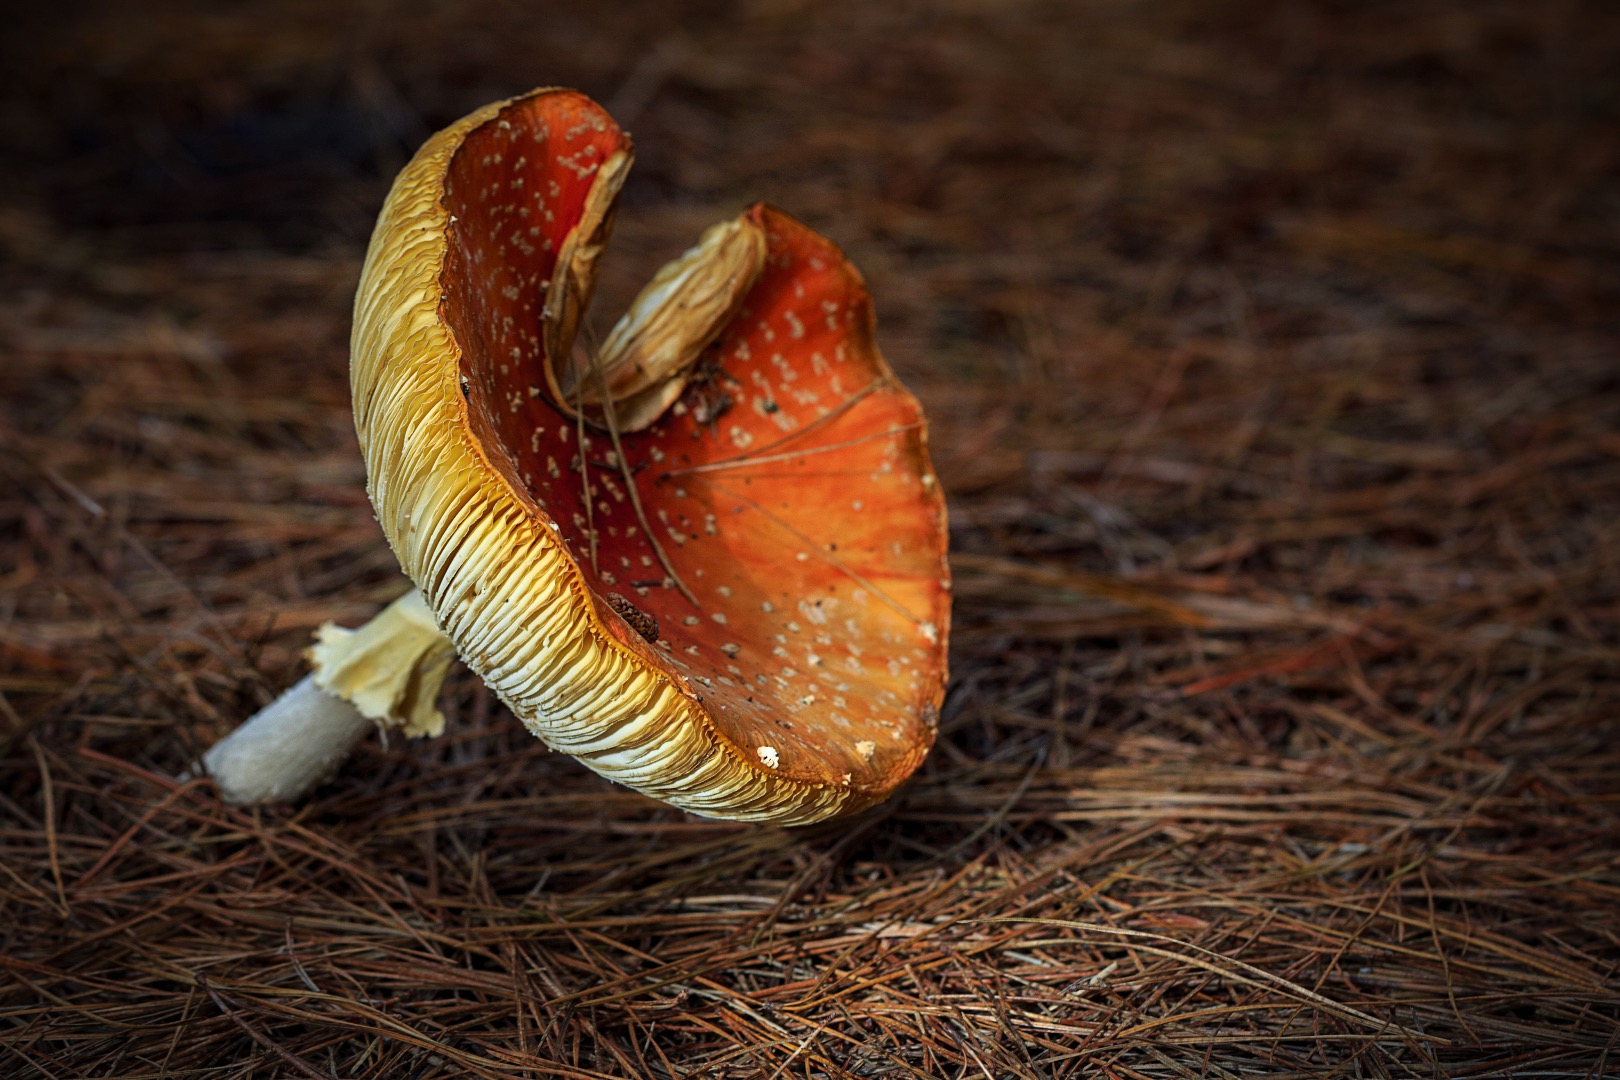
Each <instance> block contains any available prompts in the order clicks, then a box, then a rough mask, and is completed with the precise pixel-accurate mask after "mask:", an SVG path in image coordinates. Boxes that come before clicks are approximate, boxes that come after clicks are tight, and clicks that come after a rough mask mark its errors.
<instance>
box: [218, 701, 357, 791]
mask: <svg viewBox="0 0 1620 1080" xmlns="http://www.w3.org/2000/svg"><path fill="white" fill-rule="evenodd" d="M376 726H377V724H376V722H375V721H374V720H372V719H371V718H370V717H369V716H367V715H365V714H364V713H362V712H361V711H360V710H359V709H357V708H355V707H354V706H353V705H351V704H349V703H348V702H347V701H344V700H343V699H342V698H340V697H338V696H337V695H336V694H329V693H327V692H326V691H325V690H322V689H321V688H320V687H319V686H316V685H315V676H314V675H305V676H304V677H303V678H302V679H299V680H298V682H297V683H295V684H294V685H293V688H292V689H291V690H288V691H287V692H286V693H284V694H282V695H281V696H280V697H278V698H276V700H274V701H272V702H271V703H270V704H268V705H266V706H265V707H264V708H262V709H260V710H259V711H258V712H256V713H254V714H253V716H252V717H251V718H250V719H249V720H248V721H247V723H245V724H243V725H242V726H241V727H239V728H237V729H236V730H235V731H233V732H231V733H230V734H229V735H227V736H225V737H224V738H223V739H221V740H219V742H217V743H215V744H214V745H213V746H212V747H211V748H210V749H209V751H208V753H206V754H204V755H203V768H205V769H207V770H208V775H210V776H212V777H213V778H214V780H215V781H216V782H217V783H218V784H219V793H220V795H222V796H223V797H224V799H225V801H226V802H228V803H232V804H235V805H238V806H239V805H242V804H243V803H263V802H286V801H290V800H295V799H301V798H303V797H304V795H305V794H306V793H307V792H308V791H309V790H310V789H311V788H313V787H314V786H315V785H316V784H319V783H320V782H321V781H322V780H325V779H326V778H327V777H329V776H331V775H332V774H333V773H334V772H336V771H337V769H338V766H340V765H342V764H343V763H344V762H345V761H347V760H348V758H349V754H350V753H352V752H353V751H354V748H355V747H356V746H358V745H359V744H360V740H361V739H363V738H365V737H366V733H367V732H369V731H371V730H372V729H373V728H375V727H376Z"/></svg>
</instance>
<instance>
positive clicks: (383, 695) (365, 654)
mask: <svg viewBox="0 0 1620 1080" xmlns="http://www.w3.org/2000/svg"><path fill="white" fill-rule="evenodd" d="M315 637H316V644H315V645H314V647H312V648H311V649H310V650H309V653H308V655H309V658H310V661H311V662H312V663H313V665H314V667H315V670H314V671H313V672H312V673H310V674H309V675H306V676H304V678H303V679H301V680H299V682H298V684H297V685H295V686H294V687H293V688H292V689H291V690H288V691H287V692H286V693H284V694H282V695H281V696H280V697H279V698H277V699H276V700H275V701H272V702H271V703H270V704H269V705H267V706H265V707H264V708H263V709H260V710H259V711H258V712H257V713H255V714H254V715H253V716H252V717H251V718H250V719H249V720H248V721H247V723H245V724H243V725H242V726H241V727H239V728H237V729H236V730H235V731H233V732H231V733H230V734H229V735H227V736H225V738H223V739H221V740H220V741H219V742H218V743H216V744H215V745H214V747H213V748H212V749H210V750H209V751H208V753H207V754H205V755H203V767H204V768H205V769H206V770H207V771H208V773H209V775H211V776H213V777H214V779H215V780H216V781H218V782H219V790H220V794H221V795H223V796H224V798H225V801H226V802H230V803H256V802H281V801H286V800H295V799H301V798H303V797H304V795H305V794H307V793H308V792H309V790H310V789H311V788H313V787H314V786H315V785H316V784H318V783H320V782H321V781H322V780H324V779H326V778H327V777H328V776H330V775H331V774H332V773H333V772H334V771H335V770H336V769H337V767H338V766H339V765H341V764H342V763H343V762H344V760H345V759H347V758H348V756H349V754H350V752H352V751H353V750H354V748H355V746H356V745H357V744H358V743H359V742H360V740H361V739H362V738H364V737H365V734H366V732H367V731H369V730H370V729H371V728H373V727H382V728H397V729H400V730H402V731H403V732H404V733H405V734H406V735H412V736H416V735H437V734H439V733H440V732H442V731H443V730H444V714H443V713H441V712H440V711H439V708H438V705H437V700H438V696H439V687H440V685H442V684H443V682H444V675H445V672H446V671H447V670H448V669H449V667H450V661H451V659H452V658H453V657H454V655H455V647H454V646H453V645H451V643H450V639H449V638H446V637H445V636H444V634H442V633H440V631H439V627H438V624H437V623H435V622H434V620H433V613H432V612H431V611H429V610H428V606H427V602H426V601H424V600H423V599H422V594H421V593H419V592H417V591H416V590H415V589H412V590H411V591H410V592H408V593H406V594H405V595H404V596H402V597H400V598H399V599H398V600H396V601H394V602H393V603H392V604H390V605H388V606H387V607H386V608H384V609H383V610H382V611H381V612H379V613H378V614H377V617H376V618H374V619H372V620H371V621H370V622H369V623H367V624H366V625H364V626H362V627H360V628H359V629H357V630H345V629H343V628H342V627H339V626H334V625H332V624H331V623H327V624H326V625H324V626H322V627H321V628H320V630H319V631H317V633H316V635H315Z"/></svg>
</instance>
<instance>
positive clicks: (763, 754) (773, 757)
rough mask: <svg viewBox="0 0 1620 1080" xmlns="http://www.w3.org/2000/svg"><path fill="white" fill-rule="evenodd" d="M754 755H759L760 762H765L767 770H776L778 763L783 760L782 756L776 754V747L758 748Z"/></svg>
mask: <svg viewBox="0 0 1620 1080" xmlns="http://www.w3.org/2000/svg"><path fill="white" fill-rule="evenodd" d="M754 753H756V754H758V755H759V760H760V761H762V762H764V764H765V767H766V768H767V769H774V768H776V764H777V762H779V761H781V760H782V755H781V754H778V753H777V752H776V747H774V746H761V747H758V748H756V749H755V750H754Z"/></svg>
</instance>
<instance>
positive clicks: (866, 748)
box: [855, 739, 877, 761]
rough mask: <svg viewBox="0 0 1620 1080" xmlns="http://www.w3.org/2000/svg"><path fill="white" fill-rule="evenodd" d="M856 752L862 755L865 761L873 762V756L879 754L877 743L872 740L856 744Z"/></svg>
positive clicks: (863, 740) (864, 740)
mask: <svg viewBox="0 0 1620 1080" xmlns="http://www.w3.org/2000/svg"><path fill="white" fill-rule="evenodd" d="M855 752H856V753H857V754H859V755H861V757H862V758H863V759H864V760H866V761H871V760H872V755H873V754H875V753H877V743H875V742H873V741H872V740H871V739H862V740H861V741H860V742H858V743H856V744H855Z"/></svg>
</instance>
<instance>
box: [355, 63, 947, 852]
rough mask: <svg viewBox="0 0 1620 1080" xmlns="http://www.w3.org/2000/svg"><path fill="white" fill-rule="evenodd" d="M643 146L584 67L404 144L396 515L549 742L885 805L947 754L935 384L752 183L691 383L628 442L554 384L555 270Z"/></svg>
mask: <svg viewBox="0 0 1620 1080" xmlns="http://www.w3.org/2000/svg"><path fill="white" fill-rule="evenodd" d="M629 151H630V145H629V139H628V137H627V136H626V135H625V134H624V133H623V132H621V131H620V130H619V129H618V127H617V126H616V125H615V124H614V123H613V121H612V120H611V119H610V118H609V117H608V116H607V114H606V113H605V112H603V111H602V109H601V108H600V107H599V106H597V105H596V104H595V103H594V102H592V101H591V100H590V99H589V98H587V97H585V96H584V95H582V94H579V93H577V92H574V91H570V90H559V89H542V90H536V91H533V92H531V93H529V94H525V95H522V96H519V97H516V98H513V99H511V100H509V101H504V102H497V103H494V104H492V105H489V106H486V107H484V108H481V109H479V110H477V111H476V112H474V113H472V114H471V115H469V116H467V117H465V118H463V119H462V120H460V121H459V122H457V123H455V124H453V125H451V126H450V127H448V128H446V129H445V130H443V131H441V132H439V133H438V134H436V135H434V136H433V137H432V138H431V139H429V140H428V142H427V143H426V144H425V145H424V146H423V147H422V148H421V150H420V151H418V153H417V154H416V156H415V157H414V158H413V159H412V160H411V162H410V163H409V164H408V165H407V166H406V167H405V169H404V171H403V172H401V173H400V175H399V177H398V179H397V180H396V181H395V183H394V187H393V190H392V192H391V193H390V194H389V196H388V200H387V203H386V204H385V205H384V207H383V210H382V213H381V215H380V216H379V218H378V221H377V226H376V230H375V232H374V233H373V236H372V239H371V246H370V249H369V251H368V253H367V257H366V262H365V268H364V271H363V273H362V276H361V280H360V286H359V290H358V293H357V296H356V300H355V319H354V332H353V339H352V360H351V384H352V389H353V396H354V410H355V423H356V427H357V429H358V433H359V438H360V444H361V448H362V450H363V452H364V455H365V460H366V472H367V477H368V481H369V491H370V494H371V499H372V502H373V503H374V505H375V507H376V511H377V518H378V521H379V522H380V523H381V525H382V528H383V531H384V533H385V534H386V536H387V538H388V541H389V543H390V544H391V545H392V547H393V549H394V552H395V554H396V555H397V556H398V558H399V562H400V565H401V566H402V567H403V568H404V570H405V572H406V574H407V575H409V576H410V577H411V579H412V580H414V581H415V582H416V584H417V586H418V587H419V588H420V590H421V591H422V594H423V596H424V597H425V598H426V600H427V603H428V606H429V607H430V608H431V610H432V611H433V613H434V615H435V617H436V618H437V620H438V623H439V626H440V628H441V629H442V630H443V631H444V633H445V634H446V635H447V636H448V637H449V638H450V639H451V641H453V642H454V644H455V646H456V649H457V651H458V652H459V653H460V654H461V656H462V658H463V659H464V660H465V661H466V663H467V665H468V666H469V667H470V668H472V669H473V670H474V671H475V672H476V673H477V674H478V675H479V676H480V677H482V678H483V679H484V681H485V682H486V683H487V684H488V685H489V686H490V688H491V689H493V690H494V691H495V693H496V694H497V695H498V696H499V697H500V698H501V699H502V700H503V701H504V702H505V703H506V704H507V705H508V706H509V707H510V708H511V710H512V711H513V713H514V714H516V715H517V716H518V717H519V718H520V719H521V720H522V721H523V723H524V724H525V725H526V726H527V727H528V728H529V730H530V731H532V732H533V733H534V734H535V735H536V736H538V737H539V738H540V739H542V740H543V741H545V742H546V743H547V744H548V745H550V746H551V747H553V748H554V749H556V750H560V751H562V752H564V753H568V754H571V755H573V756H574V757H576V758H578V759H579V760H580V761H582V762H583V763H584V764H585V765H587V766H588V767H590V768H591V769H593V770H595V771H596V772H598V773H600V774H601V775H603V776H605V777H608V778H609V779H612V780H615V781H618V782H620V783H623V784H626V785H628V786H630V787H632V788H635V789H636V790H638V791H641V792H644V793H646V794H648V795H652V796H654V797H656V798H659V799H662V800H665V801H667V802H669V803H672V804H674V805H676V806H679V807H682V808H684V809H687V810H691V811H693V812H696V813H699V814H705V815H709V816H713V817H723V818H735V819H746V820H760V821H774V822H780V823H804V822H809V821H815V820H819V819H822V818H827V817H831V816H833V815H836V814H841V813H848V812H852V811H855V810H858V809H861V808H863V807H866V806H870V805H872V804H873V803H876V802H879V801H881V800H882V799H884V798H886V797H887V796H888V795H889V794H890V793H892V792H893V791H894V789H895V788H896V787H897V786H898V785H899V784H900V783H901V782H902V781H903V780H904V779H905V778H906V777H907V776H908V775H910V774H911V772H912V771H913V770H914V769H915V768H916V767H917V765H918V764H919V763H920V762H921V760H922V759H923V756H924V755H925V754H926V753H927V751H928V749H929V747H930V746H931V744H932V742H933V738H934V731H935V725H936V719H937V716H938V710H939V705H940V701H941V699H942V697H943V693H944V684H945V671H946V637H947V629H948V621H949V614H950V606H949V605H950V597H949V589H950V583H949V569H948V565H947V562H946V524H945V504H944V499H943V497H942V495H941V493H940V491H939V488H938V484H937V483H936V482H935V478H934V472H933V468H932V466H931V464H930V462H929V459H928V452H927V440H926V432H925V430H924V424H923V416H922V410H921V408H920V406H919V405H918V403H917V401H916V399H915V398H913V397H912V396H911V395H910V394H909V393H908V392H907V391H906V390H905V388H904V387H902V386H901V385H900V383H899V381H898V380H897V379H896V378H895V376H894V373H893V372H892V371H891V370H890V369H889V367H888V365H887V364H886V363H885V362H884V360H883V358H882V357H881V356H880V355H879V353H878V350H877V347H876V345H875V343H874V341H873V317H872V310H871V303H870V300H869V297H868V294H867V292H866V288H865V285H864V283H863V282H862V280H861V277H860V275H859V274H858V273H857V272H856V271H855V269H854V268H853V267H852V266H850V264H849V263H848V262H847V261H846V260H845V259H844V257H843V255H842V253H840V252H839V250H838V249H837V248H836V247H835V246H834V245H833V244H832V243H831V242H830V241H828V240H826V239H825V238H823V237H821V236H819V235H817V234H816V233H815V232H813V231H811V230H810V229H809V228H807V227H806V226H804V225H802V224H800V223H799V222H797V221H795V220H794V219H792V218H791V217H789V216H788V215H786V214H784V213H782V212H781V211H779V210H776V209H773V208H771V207H768V206H765V205H758V206H754V207H751V208H750V209H749V210H748V211H747V212H746V213H747V216H749V217H750V219H751V220H753V221H754V222H756V223H757V224H759V225H760V226H762V227H763V228H764V230H765V233H766V236H767V249H766V258H765V265H764V268H763V270H762V271H761V272H760V274H759V277H758V279H757V281H756V282H755V283H754V285H753V286H752V288H751V289H750V290H749V291H748V292H747V294H746V295H745V296H744V298H743V300H742V305H741V308H740V310H739V311H738V313H737V315H736V317H735V318H733V319H732V320H731V321H730V322H729V324H727V325H726V326H725V327H724V328H723V329H722V330H721V333H720V337H719V338H718V340H717V341H716V344H715V345H714V346H712V347H711V348H710V350H709V351H708V352H707V353H706V354H705V357H704V359H703V361H702V362H701V365H700V371H699V372H698V374H697V375H695V376H694V377H693V378H692V379H691V380H690V382H689V385H688V386H687V387H686V390H685V393H684V395H683V396H682V397H681V399H680V400H679V401H678V402H677V403H675V405H674V407H673V408H672V409H670V411H669V412H667V413H665V414H664V415H663V416H662V417H661V418H660V419H658V420H657V421H656V422H654V423H653V424H651V425H650V426H649V427H647V428H646V429H645V430H642V431H636V432H624V433H622V436H621V439H620V446H621V449H622V453H623V460H622V461H621V460H620V458H619V456H618V454H616V453H615V451H614V443H613V442H612V441H611V440H610V438H609V435H608V433H606V432H604V431H603V430H601V429H600V428H595V427H587V426H585V425H584V423H583V422H582V421H581V420H580V419H579V418H578V417H577V416H573V417H571V416H570V414H569V412H567V411H565V410H564V409H562V408H560V407H559V405H558V403H557V402H555V401H553V400H552V398H551V395H550V392H549V391H548V387H547V382H546V376H545V372H546V371H547V370H548V368H547V357H546V356H545V355H544V351H545V348H546V340H547V327H546V325H545V319H546V314H545V312H544V310H543V309H544V306H545V301H546V297H547V289H548V286H549V284H550V281H551V278H552V277H553V273H554V271H555V270H556V264H557V257H558V252H559V251H560V250H561V249H563V248H564V247H565V246H566V245H567V241H568V239H569V234H570V233H571V232H572V231H573V230H574V228H575V226H576V224H578V222H579V219H580V215H581V214H582V212H583V211H584V208H585V206H586V203H587V199H588V196H589V194H590V187H591V183H592V180H593V177H594V176H595V174H596V172H597V170H598V169H600V168H601V167H602V165H603V163H604V162H609V161H617V160H618V159H617V155H620V154H623V155H628V154H629ZM593 227H595V226H593ZM604 235H605V232H604ZM587 291H588V285H587ZM631 483H634V484H635V487H636V492H637V493H639V496H640V500H641V503H642V506H643V508H644V516H645V520H646V521H647V523H648V524H649V525H650V526H651V527H652V529H653V530H654V537H655V538H656V540H657V542H658V548H661V549H662V550H661V552H660V551H659V550H655V548H654V545H653V544H652V543H651V542H649V538H648V536H647V535H646V530H644V529H643V528H642V527H641V525H640V521H641V520H642V517H641V516H639V515H637V514H636V513H635V511H634V508H633V500H631V499H630V498H628V497H627V496H629V495H631V494H632V493H631V492H630V491H628V490H627V488H628V486H629V484H631ZM587 486H588V489H589V490H588V494H587ZM587 502H588V505H587ZM660 555H662V556H663V557H664V558H667V560H668V563H669V567H670V570H671V571H673V574H667V573H666V571H665V569H664V567H663V565H661V563H660ZM673 577H678V578H679V579H680V582H681V583H682V584H683V585H684V587H685V589H684V591H683V590H682V589H680V588H676V587H671V586H672V585H674V584H675V582H674V581H673V580H672V578H673ZM686 593H690V595H691V597H692V598H693V599H695V600H696V604H695V605H694V603H693V602H692V599H689V598H688V596H687V595H686Z"/></svg>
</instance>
